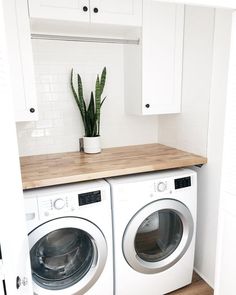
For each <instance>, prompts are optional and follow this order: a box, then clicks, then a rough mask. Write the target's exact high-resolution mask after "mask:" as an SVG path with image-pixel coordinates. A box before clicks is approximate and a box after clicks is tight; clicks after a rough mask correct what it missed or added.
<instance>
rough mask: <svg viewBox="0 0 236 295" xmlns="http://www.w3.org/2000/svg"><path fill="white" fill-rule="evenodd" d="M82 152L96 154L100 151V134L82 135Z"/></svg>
mask: <svg viewBox="0 0 236 295" xmlns="http://www.w3.org/2000/svg"><path fill="white" fill-rule="evenodd" d="M83 144H84V152H85V153H87V154H97V153H100V152H101V139H100V136H96V137H86V136H84V137H83Z"/></svg>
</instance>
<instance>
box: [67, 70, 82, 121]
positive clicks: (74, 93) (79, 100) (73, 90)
mask: <svg viewBox="0 0 236 295" xmlns="http://www.w3.org/2000/svg"><path fill="white" fill-rule="evenodd" d="M70 83H71V89H72V93H73V95H74V98H75V101H76V103H77V105H78V108H79V110H80V114H81V117H82V120H83V123H84V110H83V103H82V102H81V99H80V97H79V96H78V95H77V93H76V91H75V88H74V84H73V69H72V70H71V79H70Z"/></svg>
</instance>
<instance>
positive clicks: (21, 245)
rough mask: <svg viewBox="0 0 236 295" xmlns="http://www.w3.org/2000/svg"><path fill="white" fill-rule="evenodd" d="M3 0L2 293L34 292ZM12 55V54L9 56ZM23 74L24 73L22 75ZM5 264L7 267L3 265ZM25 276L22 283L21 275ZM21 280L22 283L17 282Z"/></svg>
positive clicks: (0, 25)
mask: <svg viewBox="0 0 236 295" xmlns="http://www.w3.org/2000/svg"><path fill="white" fill-rule="evenodd" d="M17 1H18V0H17ZM3 2H7V1H5V0H0V93H1V100H0V134H1V136H2V138H3V139H4V140H1V153H0V163H1V166H0V175H1V186H0V191H1V206H0V246H1V251H0V252H1V253H0V289H1V290H2V287H3V284H4V285H5V291H6V292H5V291H4V292H3V291H0V294H2V293H3V294H5V295H6V294H7V295H16V294H17V295H32V294H33V291H32V284H31V269H30V258H29V247H28V236H27V233H26V224H25V218H24V204H23V193H22V184H21V176H20V167H19V155H18V148H17V139H16V130H15V123H14V111H13V109H12V91H11V86H10V79H9V62H8V58H7V48H6V37H5V30H4V22H3V19H4V18H3V10H2V3H3ZM10 59H11V57H9V60H10ZM19 78H20V77H19ZM2 265H3V268H2V267H1V266H2ZM17 277H19V279H21V284H19V283H20V281H19V279H18V280H17ZM17 281H18V286H17Z"/></svg>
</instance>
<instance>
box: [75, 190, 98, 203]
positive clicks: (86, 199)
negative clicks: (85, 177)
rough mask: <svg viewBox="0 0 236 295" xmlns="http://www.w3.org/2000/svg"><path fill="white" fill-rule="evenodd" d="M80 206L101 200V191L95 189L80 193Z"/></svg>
mask: <svg viewBox="0 0 236 295" xmlns="http://www.w3.org/2000/svg"><path fill="white" fill-rule="evenodd" d="M78 198H79V206H83V205H88V204H92V203H97V202H101V191H93V192H88V193H83V194H79V195H78Z"/></svg>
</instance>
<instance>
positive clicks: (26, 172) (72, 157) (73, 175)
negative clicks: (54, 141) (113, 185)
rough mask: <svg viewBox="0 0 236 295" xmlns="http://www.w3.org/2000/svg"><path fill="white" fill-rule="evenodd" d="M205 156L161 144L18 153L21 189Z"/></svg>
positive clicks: (156, 167) (196, 160)
mask: <svg viewBox="0 0 236 295" xmlns="http://www.w3.org/2000/svg"><path fill="white" fill-rule="evenodd" d="M206 162H207V159H206V158H204V157H201V156H198V155H194V154H190V153H187V152H184V151H181V150H177V149H174V148H171V147H168V146H164V145H161V144H146V145H136V146H126V147H118V148H108V149H103V150H102V153H100V154H85V153H80V152H70V153H60V154H49V155H39V156H29V157H21V158H20V163H21V173H22V183H23V189H31V188H39V187H45V186H51V185H57V184H66V183H72V182H78V181H85V180H91V179H99V178H105V177H111V176H118V175H127V174H134V173H141V172H150V171H157V170H165V169H171V168H180V167H187V166H193V165H201V164H205V163H206Z"/></svg>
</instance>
